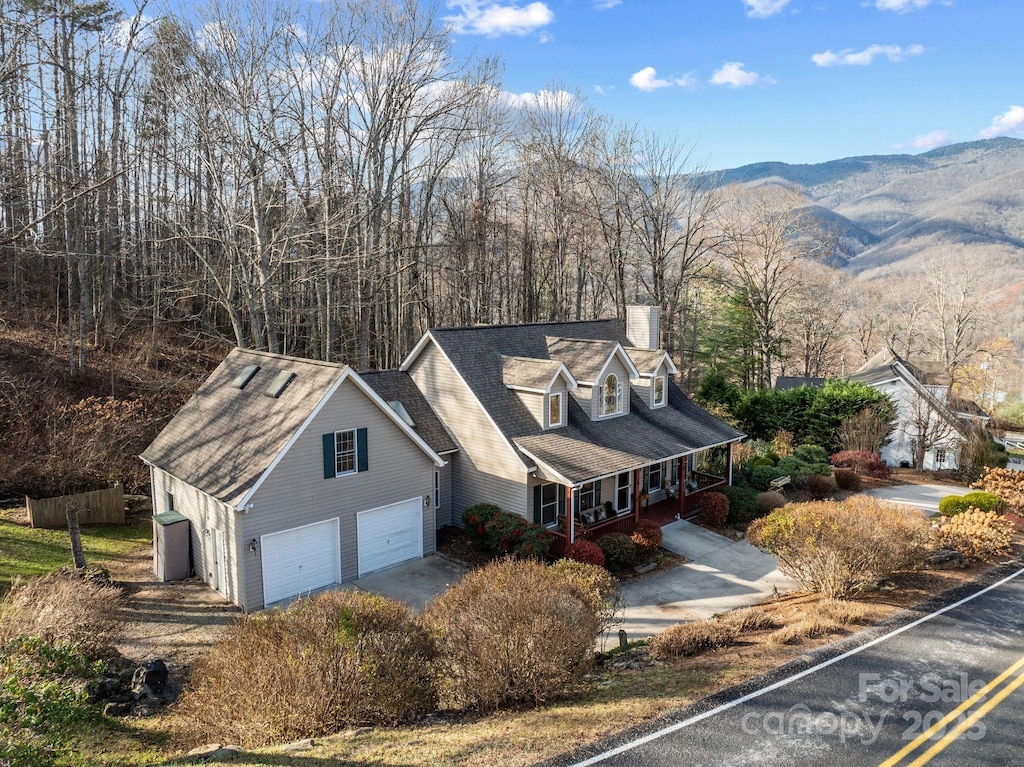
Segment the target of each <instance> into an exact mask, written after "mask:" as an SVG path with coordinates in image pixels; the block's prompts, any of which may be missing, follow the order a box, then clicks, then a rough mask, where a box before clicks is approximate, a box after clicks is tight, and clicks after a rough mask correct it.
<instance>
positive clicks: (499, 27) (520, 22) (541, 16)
mask: <svg viewBox="0 0 1024 767" xmlns="http://www.w3.org/2000/svg"><path fill="white" fill-rule="evenodd" d="M448 7H449V8H456V9H458V10H459V11H460V13H458V14H456V15H455V16H445V19H444V20H445V21H447V22H448V23H449V24H451V26H452V29H454V30H455V31H456V32H458V33H459V34H464V35H486V36H487V37H498V36H500V35H526V34H529V33H530V32H533V31H535V30H537V29H540V28H542V27H546V26H547V25H548V24H550V23H551V22H552V21H554V20H555V14H554V13H552V12H551V9H550V8H548V6H547V4H545V3H542V2H533V3H530V4H529V5H523V6H520V5H499V4H498V3H489V4H486V3H481V2H480V0H448ZM549 39H550V38H549Z"/></svg>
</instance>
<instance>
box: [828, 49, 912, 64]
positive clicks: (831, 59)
mask: <svg viewBox="0 0 1024 767" xmlns="http://www.w3.org/2000/svg"><path fill="white" fill-rule="evenodd" d="M922 53H924V46H922V45H908V46H907V47H906V48H904V47H903V46H901V45H869V46H868V47H867V48H865V49H864V50H862V51H854V50H852V49H850V48H847V49H846V50H844V51H839V52H838V53H833V52H832V51H825V52H824V53H815V54H814V55H813V56H811V61H813V62H814V63H815V64H817V65H818V66H819V67H842V66H854V67H866V66H870V65H871V64H873V63H874V61H875V59H876V58H878V57H879V56H884V57H885V58H887V59H889V61H903V60H904V59H905V58H907V57H908V56H920V55H921V54H922Z"/></svg>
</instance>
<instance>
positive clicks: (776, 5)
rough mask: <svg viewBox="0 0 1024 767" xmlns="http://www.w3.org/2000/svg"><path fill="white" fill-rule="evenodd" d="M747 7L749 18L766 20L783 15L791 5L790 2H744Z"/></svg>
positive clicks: (785, 0) (758, 0) (761, 0)
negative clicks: (785, 9) (776, 15)
mask: <svg viewBox="0 0 1024 767" xmlns="http://www.w3.org/2000/svg"><path fill="white" fill-rule="evenodd" d="M743 4H744V5H745V6H747V16H749V17H750V18H752V19H764V18H767V17H768V16H774V15H775V14H776V13H781V12H782V9H783V8H785V7H786V6H787V5H789V0H743Z"/></svg>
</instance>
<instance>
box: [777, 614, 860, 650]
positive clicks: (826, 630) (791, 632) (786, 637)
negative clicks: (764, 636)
mask: <svg viewBox="0 0 1024 767" xmlns="http://www.w3.org/2000/svg"><path fill="white" fill-rule="evenodd" d="M842 628H843V627H842V625H841V624H839V623H837V622H836V621H833V620H829V619H828V618H823V617H820V618H803V619H802V620H799V621H797V622H796V623H791V624H789V625H788V626H783V627H782V628H780V629H779V630H778V631H773V632H772V633H771V634H770V635H769V637H768V640H769V641H770V642H771V643H772V644H777V645H781V644H793V643H794V642H797V641H799V640H801V639H807V638H814V637H821V636H825V635H827V634H835V633H837V632H839V631H841V630H842Z"/></svg>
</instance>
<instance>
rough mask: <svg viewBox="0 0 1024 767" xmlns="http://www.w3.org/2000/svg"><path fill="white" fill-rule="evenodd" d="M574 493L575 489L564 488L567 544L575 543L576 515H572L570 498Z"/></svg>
mask: <svg viewBox="0 0 1024 767" xmlns="http://www.w3.org/2000/svg"><path fill="white" fill-rule="evenodd" d="M574 493H575V488H573V486H572V485H566V486H565V520H566V522H565V527H566V540H567V541H568V542H569V543H575V542H576V514H575V513H573V512H574V510H575V507H574V506H573V504H572V496H573V494H574Z"/></svg>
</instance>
